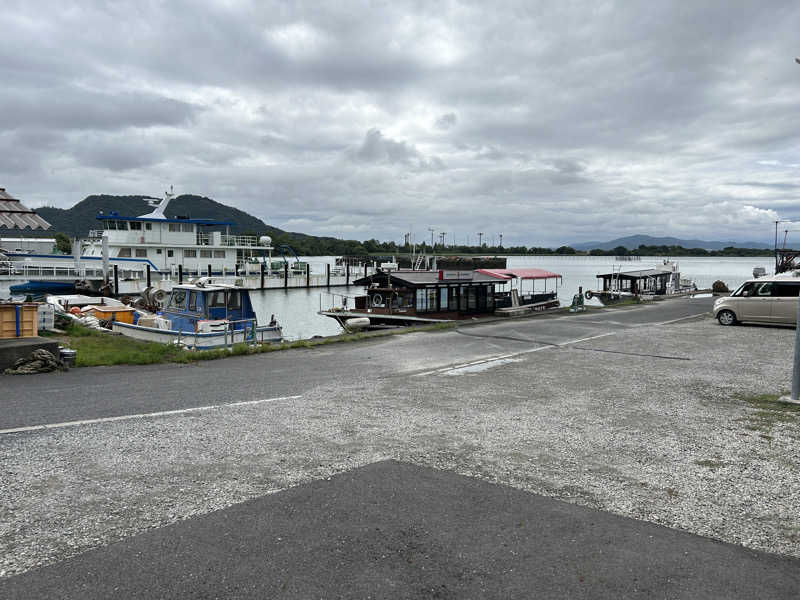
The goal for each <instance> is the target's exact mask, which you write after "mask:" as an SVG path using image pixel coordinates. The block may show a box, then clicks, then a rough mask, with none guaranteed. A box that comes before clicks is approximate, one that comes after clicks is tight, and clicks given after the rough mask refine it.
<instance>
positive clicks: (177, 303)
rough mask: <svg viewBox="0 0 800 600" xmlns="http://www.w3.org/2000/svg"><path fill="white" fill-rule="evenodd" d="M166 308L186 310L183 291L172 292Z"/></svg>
mask: <svg viewBox="0 0 800 600" xmlns="http://www.w3.org/2000/svg"><path fill="white" fill-rule="evenodd" d="M167 308H177V309H181V310H182V309H184V308H186V292H185V291H184V290H175V291H174V292H172V296H170V299H169V304H168V305H167Z"/></svg>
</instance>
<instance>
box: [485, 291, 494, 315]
mask: <svg viewBox="0 0 800 600" xmlns="http://www.w3.org/2000/svg"><path fill="white" fill-rule="evenodd" d="M486 309H487V310H489V311H490V312H491V311H493V310H494V286H493V285H490V286H487V287H486Z"/></svg>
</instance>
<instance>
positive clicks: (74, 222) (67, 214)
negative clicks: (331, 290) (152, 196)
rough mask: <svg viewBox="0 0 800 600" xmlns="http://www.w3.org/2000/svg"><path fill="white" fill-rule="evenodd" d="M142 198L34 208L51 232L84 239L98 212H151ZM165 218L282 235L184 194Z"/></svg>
mask: <svg viewBox="0 0 800 600" xmlns="http://www.w3.org/2000/svg"><path fill="white" fill-rule="evenodd" d="M144 198H145V197H144V196H107V195H105V194H102V195H96V196H88V197H86V198H85V199H83V200H81V201H80V202H78V203H77V204H76V205H75V206H73V207H72V208H67V209H64V208H52V207H48V206H45V207H43V208H37V209H36V212H38V213H39V214H40V215H41V216H42V218H44V219H45V220H46V221H48V222H49V223H50V224H51V225H52V226H53V227H52V230H53V231H61V232H63V233H66V234H67V235H69V236H71V237H84V236H85V235H86V234H87V233H89V230H90V229H99V228H100V222H99V221H97V219H96V217H97V215H98V214H99V213H100V212H103V213H105V214H108V213H109V212H111V211H117V212H119V213H120V214H122V215H130V216H138V215H144V214H147V213H149V212H152V211H153V207H152V206H150V205H149V204H147V201H146V200H145V199H144ZM167 216H169V217H174V216H182V217H191V218H199V219H214V220H215V221H230V222H233V223H236V225H235V226H233V227H231V233H233V234H241V233H244V232H245V231H252V232H257V233H266V234H267V235H272V236H275V235H279V234H281V233H284V231H282V230H280V229H278V228H276V227H271V226H269V225H267V224H266V223H264V222H263V221H262V220H261V219H257V218H256V217H254V216H252V215H249V214H247V213H246V212H244V211H241V210H239V209H237V208H233V207H232V206H225V205H224V204H220V203H219V202H216V201H214V200H212V199H211V198H204V197H202V196H193V195H190V194H185V195H182V196H177V197H175V198H174V199H173V200H172V201H171V202H170V204H169V206H168V207H167Z"/></svg>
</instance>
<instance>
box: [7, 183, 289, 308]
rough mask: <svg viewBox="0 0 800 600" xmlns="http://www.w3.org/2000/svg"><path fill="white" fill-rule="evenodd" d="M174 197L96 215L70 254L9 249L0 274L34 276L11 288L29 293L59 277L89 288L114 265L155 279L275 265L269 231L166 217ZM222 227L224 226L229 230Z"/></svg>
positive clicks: (132, 275)
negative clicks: (94, 225)
mask: <svg viewBox="0 0 800 600" xmlns="http://www.w3.org/2000/svg"><path fill="white" fill-rule="evenodd" d="M173 198H174V194H172V193H171V192H167V193H165V195H164V198H163V199H156V198H150V199H148V203H149V204H150V205H151V206H152V207H153V211H152V212H150V213H147V214H145V215H140V216H124V215H120V214H119V213H117V212H115V211H112V212H110V213H108V214H103V213H101V214H99V215H97V220H98V221H100V223H101V224H102V229H97V230H92V231H90V232H89V236H88V237H87V238H86V239H84V240H76V242H75V244H74V247H73V249H74V253H73V254H72V255H70V254H53V253H42V252H36V251H30V250H24V251H23V250H21V251H19V252H17V251H8V250H7V251H6V252H5V256H4V261H5V262H4V265H5V267H4V268H3V269H0V274H2V275H4V278H6V279H26V280H30V284H31V285H30V287H29V289H28V288H24V287H21V288H20V289H13V290H12V292H14V293H28V292H37V291H42V290H46V289H47V288H48V286H47V285H46V284H47V283H50V284H52V283H57V282H59V281H60V282H62V283H68V284H71V285H72V284H75V283H76V281H83V282H86V289H91V287H92V286H91V283H94V284H95V285H94V287H95V288H97V287H99V286H98V285H97V284H98V283H101V282H103V281H104V279H105V277H106V274H107V273H109V272H110V271H111V270H113V269H114V268H116V272H117V276H118V278H119V279H120V280H123V281H125V280H135V281H144V280H145V279H146V278H147V276H148V271H149V273H150V276H151V277H152V278H153V280H154V283H156V282H158V281H160V280H161V279H163V278H169V277H172V278H177V275H178V271H179V269H180V270H181V271H182V274H183V275H184V276H185V277H187V278H188V277H189V276H192V275H195V276H200V275H209V276H211V275H214V276H223V277H225V276H231V277H234V276H236V275H238V274H239V268H240V267H241V266H242V265H244V264H248V263H253V264H256V263H264V264H265V265H267V266H268V267H270V268H271V266H272V260H271V258H272V250H273V248H272V245H271V244H272V239H271V238H270V237H269V236H266V235H265V236H245V235H231V234H230V227H231V226H232V225H234V223H230V222H226V221H216V220H213V219H190V218H188V217H167V216H166V212H165V211H166V210H167V207H168V206H169V203H170V201H171V200H172V199H173ZM220 228H225V233H223V232H222V231H219V229H220ZM256 266H257V267H259V265H257V264H256ZM259 268H260V267H259ZM281 271H282V270H281ZM37 274H38V275H39V277H41V279H37V278H36V275H37ZM14 287H17V286H14ZM54 289H55V288H54ZM120 291H121V292H123V293H125V292H127V293H130V291H133V290H130V291H128V290H120Z"/></svg>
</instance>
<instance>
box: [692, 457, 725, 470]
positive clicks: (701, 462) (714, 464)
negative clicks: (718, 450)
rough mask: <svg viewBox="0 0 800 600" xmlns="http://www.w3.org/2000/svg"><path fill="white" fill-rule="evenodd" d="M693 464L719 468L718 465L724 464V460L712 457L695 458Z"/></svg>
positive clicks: (722, 465)
mask: <svg viewBox="0 0 800 600" xmlns="http://www.w3.org/2000/svg"><path fill="white" fill-rule="evenodd" d="M694 464H696V465H700V466H701V467H708V468H709V469H719V468H720V467H724V466H725V463H724V462H722V461H720V460H712V459H703V460H696V461H694Z"/></svg>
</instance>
